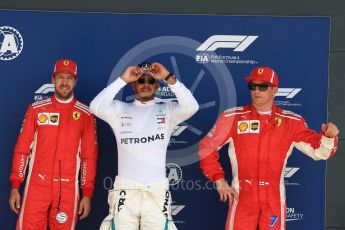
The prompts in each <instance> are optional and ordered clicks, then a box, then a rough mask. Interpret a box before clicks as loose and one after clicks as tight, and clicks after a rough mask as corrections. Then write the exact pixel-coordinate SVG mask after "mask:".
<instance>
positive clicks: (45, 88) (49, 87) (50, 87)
mask: <svg viewBox="0 0 345 230" xmlns="http://www.w3.org/2000/svg"><path fill="white" fill-rule="evenodd" d="M54 91H55V86H54V84H44V85H42V86H41V87H40V88H39V89H38V90H36V92H35V93H36V94H38V93H41V94H47V93H53V92H54Z"/></svg>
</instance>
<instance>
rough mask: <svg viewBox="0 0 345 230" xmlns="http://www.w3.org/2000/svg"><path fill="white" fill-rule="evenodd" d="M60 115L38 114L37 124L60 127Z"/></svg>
mask: <svg viewBox="0 0 345 230" xmlns="http://www.w3.org/2000/svg"><path fill="white" fill-rule="evenodd" d="M59 117H60V114H59V113H38V114H37V124H38V125H56V126H57V125H59V120H60V119H59Z"/></svg>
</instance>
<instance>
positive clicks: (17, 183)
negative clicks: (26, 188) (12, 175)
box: [11, 181, 21, 189]
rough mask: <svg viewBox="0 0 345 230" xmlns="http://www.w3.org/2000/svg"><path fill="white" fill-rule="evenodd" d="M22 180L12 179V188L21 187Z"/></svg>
mask: <svg viewBox="0 0 345 230" xmlns="http://www.w3.org/2000/svg"><path fill="white" fill-rule="evenodd" d="M20 184H21V183H20V182H19V181H11V188H18V189H19V187H20Z"/></svg>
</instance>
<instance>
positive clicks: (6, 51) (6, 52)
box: [0, 26, 24, 61]
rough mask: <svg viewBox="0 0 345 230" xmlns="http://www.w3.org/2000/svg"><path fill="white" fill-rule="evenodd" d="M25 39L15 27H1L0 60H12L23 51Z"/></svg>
mask: <svg viewBox="0 0 345 230" xmlns="http://www.w3.org/2000/svg"><path fill="white" fill-rule="evenodd" d="M23 47H24V41H23V37H22V35H21V34H20V33H19V31H18V30H16V29H15V28H13V27H10V26H1V27H0V60H3V61H9V60H12V59H14V58H16V57H18V55H19V54H20V53H21V52H22V50H23Z"/></svg>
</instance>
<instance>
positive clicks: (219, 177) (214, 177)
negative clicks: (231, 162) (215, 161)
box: [210, 173, 225, 182]
mask: <svg viewBox="0 0 345 230" xmlns="http://www.w3.org/2000/svg"><path fill="white" fill-rule="evenodd" d="M224 176H225V175H224V173H217V174H215V175H213V176H212V177H211V178H210V180H211V181H213V182H215V181H217V180H219V179H222V178H224Z"/></svg>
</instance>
